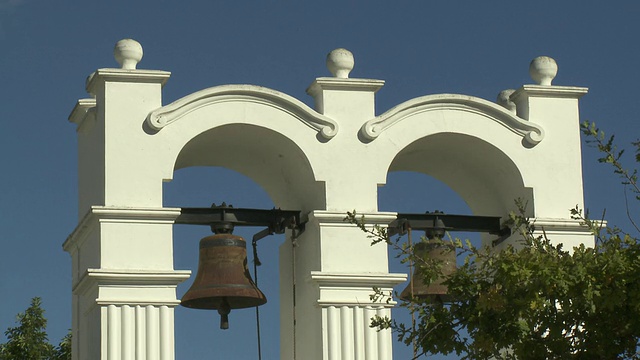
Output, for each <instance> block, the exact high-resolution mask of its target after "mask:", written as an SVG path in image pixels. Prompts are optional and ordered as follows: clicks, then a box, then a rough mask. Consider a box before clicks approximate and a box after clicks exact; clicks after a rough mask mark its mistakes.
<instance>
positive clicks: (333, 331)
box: [326, 306, 340, 360]
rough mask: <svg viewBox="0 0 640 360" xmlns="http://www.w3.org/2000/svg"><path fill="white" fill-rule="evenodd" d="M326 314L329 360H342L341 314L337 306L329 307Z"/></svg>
mask: <svg viewBox="0 0 640 360" xmlns="http://www.w3.org/2000/svg"><path fill="white" fill-rule="evenodd" d="M326 314H327V325H328V326H327V328H328V329H327V338H328V341H329V343H328V344H327V345H328V348H329V360H340V313H339V312H338V309H337V308H336V307H335V306H329V307H328V308H327V311H326Z"/></svg>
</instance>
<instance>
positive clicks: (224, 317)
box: [218, 298, 231, 330]
mask: <svg viewBox="0 0 640 360" xmlns="http://www.w3.org/2000/svg"><path fill="white" fill-rule="evenodd" d="M230 312H231V306H229V303H228V302H227V298H224V299H223V300H222V305H221V306H220V308H219V309H218V314H220V329H222V330H227V329H228V328H229V313H230Z"/></svg>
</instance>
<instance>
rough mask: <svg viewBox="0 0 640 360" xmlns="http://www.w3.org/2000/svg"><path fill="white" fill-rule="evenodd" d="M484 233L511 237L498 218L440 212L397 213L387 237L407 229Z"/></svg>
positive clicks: (508, 229)
mask: <svg viewBox="0 0 640 360" xmlns="http://www.w3.org/2000/svg"><path fill="white" fill-rule="evenodd" d="M409 228H411V229H412V230H424V231H433V230H444V231H465V232H485V233H489V234H493V235H498V236H499V237H501V238H502V237H507V236H509V235H511V229H510V228H509V227H507V226H503V225H502V224H501V223H500V217H498V216H476V215H452V214H444V213H441V212H432V213H429V212H428V213H425V214H405V213H398V216H397V219H396V220H394V221H392V222H391V223H390V224H389V228H388V230H387V231H388V235H389V236H393V235H396V234H399V235H404V234H406V233H407V229H409Z"/></svg>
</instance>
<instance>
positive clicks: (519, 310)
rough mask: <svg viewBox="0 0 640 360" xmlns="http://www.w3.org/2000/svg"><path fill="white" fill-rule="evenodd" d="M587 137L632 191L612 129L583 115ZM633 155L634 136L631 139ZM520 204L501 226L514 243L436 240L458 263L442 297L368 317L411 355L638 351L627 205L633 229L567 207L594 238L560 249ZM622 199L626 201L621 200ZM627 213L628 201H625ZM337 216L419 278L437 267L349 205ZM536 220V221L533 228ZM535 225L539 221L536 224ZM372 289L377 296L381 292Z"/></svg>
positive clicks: (638, 299)
mask: <svg viewBox="0 0 640 360" xmlns="http://www.w3.org/2000/svg"><path fill="white" fill-rule="evenodd" d="M582 131H583V133H584V134H585V135H586V136H587V139H588V140H587V141H588V143H589V144H591V145H593V146H595V147H596V148H597V149H598V150H599V151H600V152H601V153H602V154H603V156H602V157H601V158H600V159H599V161H600V162H603V163H607V164H611V165H612V166H613V171H614V172H615V173H616V174H618V175H619V176H620V177H621V178H622V183H623V186H625V187H626V188H628V189H630V191H631V192H633V193H634V195H635V199H636V200H640V189H639V188H638V185H637V177H636V172H635V171H627V170H625V168H624V167H623V166H622V164H621V162H620V159H621V156H622V154H623V152H622V151H618V150H616V148H615V146H614V142H613V137H611V138H606V137H605V135H604V133H603V132H602V131H600V130H599V129H598V128H597V127H596V126H595V124H592V123H584V124H583V125H582ZM633 146H634V147H635V150H636V157H635V159H636V161H637V162H640V143H638V142H636V143H633ZM525 207H526V204H522V203H519V204H518V208H519V209H520V211H518V212H515V213H513V214H511V215H510V221H509V222H510V224H509V225H510V226H512V228H513V229H516V231H518V232H520V234H521V235H522V236H521V237H522V242H521V243H520V244H517V247H514V246H507V247H506V248H505V249H503V250H501V251H496V250H495V249H491V248H477V247H474V246H473V245H472V244H471V243H470V242H468V241H467V242H462V241H461V240H459V239H450V240H446V241H444V242H446V243H447V244H451V245H453V248H455V251H456V252H457V254H458V256H459V257H462V258H463V259H464V263H463V264H462V265H460V266H458V269H457V271H456V272H454V273H453V274H452V275H450V276H445V278H446V281H445V283H446V284H447V285H448V287H449V293H450V295H451V296H452V299H453V300H452V301H451V302H450V303H435V304H434V303H431V302H428V301H426V300H424V299H420V298H413V299H411V300H410V301H401V306H403V307H407V308H408V309H409V310H410V311H411V312H412V313H413V316H414V319H415V320H414V321H413V323H412V324H403V323H398V322H395V321H392V320H390V319H388V318H374V319H373V321H372V326H373V327H377V328H379V329H384V328H391V329H392V330H393V331H394V332H395V333H396V334H397V336H398V338H399V340H401V341H403V342H404V343H406V344H407V345H412V346H414V349H415V354H416V358H417V357H420V356H423V355H424V356H428V355H431V354H457V355H458V356H460V357H461V358H462V359H490V358H498V359H521V360H527V359H536V360H537V359H640V354H639V352H638V351H639V349H640V347H639V345H640V343H639V341H640V242H639V241H638V238H637V234H638V232H640V231H639V230H638V228H637V226H636V223H635V222H634V219H633V217H632V216H631V215H629V218H630V220H631V223H632V226H633V227H634V228H635V229H633V234H635V235H633V234H631V233H627V232H624V231H622V230H621V229H619V228H616V227H612V228H604V229H603V228H601V224H602V222H600V221H594V220H591V219H590V218H589V217H588V216H586V215H585V214H583V212H582V211H581V209H577V208H576V209H570V210H569V209H568V211H571V214H572V216H573V217H574V218H575V219H579V220H581V221H582V222H583V223H584V224H585V226H587V227H588V228H589V229H590V230H591V231H592V232H593V233H594V235H595V237H596V242H595V246H594V247H587V246H584V245H581V246H579V247H575V248H573V249H564V248H563V246H562V245H558V244H555V243H553V242H552V239H548V238H547V237H546V236H545V235H544V233H543V235H538V236H537V235H535V234H540V232H539V231H538V232H535V234H534V230H535V223H530V222H529V221H528V220H527V219H526V218H524V216H523V215H522V214H524V211H523V210H524V208H525ZM627 209H628V204H627ZM627 213H629V211H627ZM347 219H348V220H349V221H351V222H352V223H354V224H357V225H358V226H359V227H360V228H361V229H363V230H364V231H366V232H368V233H369V236H370V237H371V238H372V240H373V243H378V242H385V243H387V244H389V245H391V246H394V247H396V248H397V249H399V250H400V253H401V254H402V255H401V256H402V257H403V261H406V262H409V261H410V262H412V263H414V264H415V265H416V267H417V269H418V272H419V273H420V277H422V278H424V279H425V282H427V283H429V282H430V281H433V280H434V279H437V278H439V277H442V276H443V275H442V273H441V271H440V267H441V264H438V263H437V262H434V261H428V260H425V259H423V258H420V257H417V256H414V254H413V246H412V245H411V244H407V243H406V242H403V241H401V240H400V239H390V238H389V237H388V236H387V233H386V231H385V229H384V228H383V227H378V226H376V227H373V228H370V227H367V226H365V225H364V221H363V219H362V218H359V217H358V216H357V215H356V214H355V212H354V213H349V214H348V217H347ZM538 230H539V229H538ZM542 230H544V229H542ZM375 292H376V293H375V294H374V295H373V296H372V297H373V298H374V299H378V300H380V301H384V299H385V298H386V299H390V295H391V294H383V293H381V292H380V291H379V290H376V291H375Z"/></svg>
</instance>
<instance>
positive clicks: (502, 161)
mask: <svg viewBox="0 0 640 360" xmlns="http://www.w3.org/2000/svg"><path fill="white" fill-rule="evenodd" d="M517 198H523V199H524V200H532V195H531V189H528V188H526V187H525V186H524V182H523V179H522V176H521V174H520V171H519V170H518V168H517V167H516V165H515V164H514V163H513V161H511V160H510V159H509V158H508V156H507V155H505V154H504V153H503V152H502V151H500V150H499V149H498V148H496V147H495V146H493V145H491V144H489V143H487V142H486V141H484V140H481V139H478V138H475V137H472V136H469V135H464V134H457V133H439V134H434V135H430V136H426V137H424V138H421V139H418V140H416V141H414V142H413V143H411V144H409V145H408V146H406V147H405V148H404V149H402V150H401V151H400V152H399V153H398V154H397V155H396V157H395V158H394V159H393V161H392V163H391V165H390V166H389V170H388V173H387V181H386V183H385V184H384V186H381V187H380V188H379V189H378V208H379V210H380V211H394V212H405V213H424V212H426V211H436V210H439V211H443V212H445V213H448V214H461V215H486V216H501V217H504V216H507V215H508V213H509V211H511V210H514V204H515V203H514V201H515V199H517ZM423 235H424V233H423V232H422V231H414V232H413V233H412V241H413V242H414V243H415V242H416V241H419V240H420V237H421V236H423ZM450 236H451V237H452V238H460V239H462V240H465V239H468V240H470V241H471V243H472V244H473V245H474V246H484V245H485V244H487V243H488V241H489V240H492V239H494V238H495V236H493V235H488V234H486V235H481V234H479V233H468V232H456V233H452V234H450ZM400 241H401V242H402V241H407V236H404V237H402V238H401V239H400ZM389 252H390V263H389V270H390V272H398V273H409V272H410V270H409V267H408V264H406V263H401V262H400V259H399V258H398V257H397V255H399V254H400V251H398V250H394V249H390V251H389ZM458 260H459V261H463V259H462V258H459V259H458ZM406 286H407V283H403V284H400V285H398V286H397V287H396V288H395V291H397V292H398V293H400V292H402V290H403V289H404V288H405V287H406ZM393 317H394V319H395V320H396V321H398V322H402V323H404V324H408V325H410V324H411V315H410V312H409V311H408V309H406V308H395V309H394V313H393ZM412 356H413V354H412V348H411V347H410V346H405V345H404V344H399V345H398V346H394V358H411V357H412Z"/></svg>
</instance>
